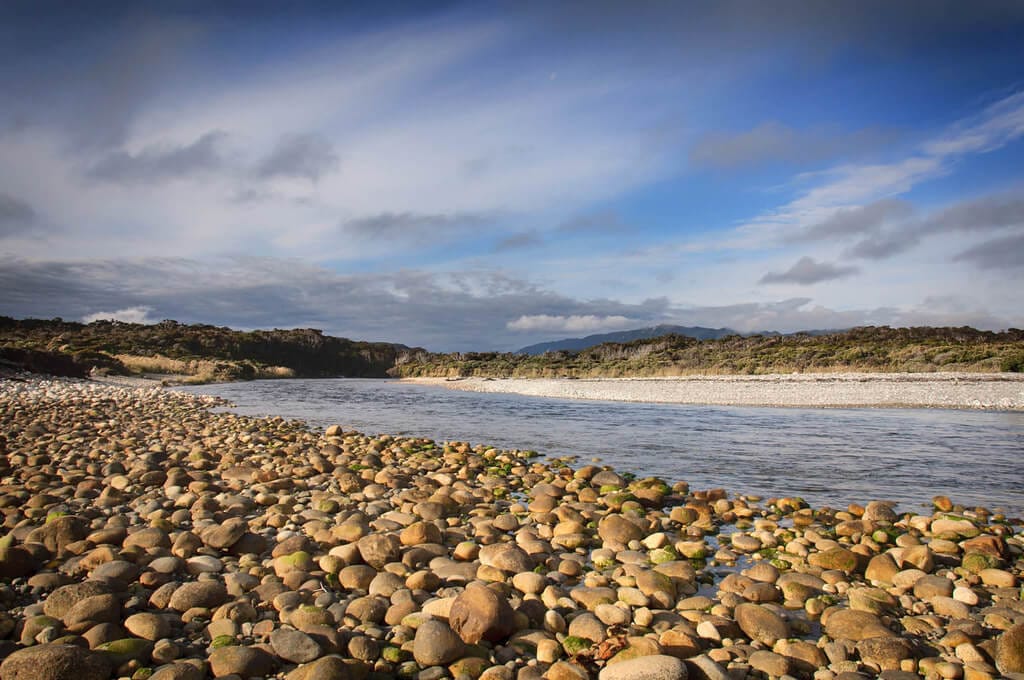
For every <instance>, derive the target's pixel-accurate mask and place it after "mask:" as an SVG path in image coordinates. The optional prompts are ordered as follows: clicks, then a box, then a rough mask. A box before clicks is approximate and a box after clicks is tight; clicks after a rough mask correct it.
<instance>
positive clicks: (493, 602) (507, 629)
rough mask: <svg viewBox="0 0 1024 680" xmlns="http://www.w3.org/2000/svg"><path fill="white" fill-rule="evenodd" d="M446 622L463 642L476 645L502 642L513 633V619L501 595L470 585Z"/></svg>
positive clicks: (461, 595)
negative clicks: (482, 641)
mask: <svg viewBox="0 0 1024 680" xmlns="http://www.w3.org/2000/svg"><path fill="white" fill-rule="evenodd" d="M448 620H449V622H450V624H451V628H452V630H453V631H455V632H456V633H457V634H458V635H459V637H461V638H462V640H463V642H466V643H467V644H476V643H477V642H479V641H480V640H487V641H489V642H501V641H503V640H505V639H506V638H507V637H508V636H509V635H511V634H512V632H513V630H514V622H515V615H514V613H513V611H512V607H511V606H510V605H509V603H508V600H507V599H505V597H504V596H503V595H499V594H498V593H496V592H495V591H493V590H491V589H490V588H488V587H487V586H483V585H480V584H478V583H472V584H470V585H469V586H467V587H466V589H465V590H464V591H462V592H461V593H459V595H458V596H457V597H456V598H455V601H454V602H453V603H452V608H451V611H450V612H449V613H448Z"/></svg>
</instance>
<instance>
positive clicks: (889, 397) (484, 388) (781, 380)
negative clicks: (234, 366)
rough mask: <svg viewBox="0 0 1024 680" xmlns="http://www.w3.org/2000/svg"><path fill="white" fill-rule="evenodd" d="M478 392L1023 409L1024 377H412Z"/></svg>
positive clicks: (700, 401) (654, 400)
mask: <svg viewBox="0 0 1024 680" xmlns="http://www.w3.org/2000/svg"><path fill="white" fill-rule="evenodd" d="M409 380H411V381H413V382H418V383H422V384H429V385H440V386H443V387H447V388H450V389H455V390H467V391H473V392H502V393H515V394H523V395H528V396H535V397H557V398H563V399H601V400H607V401H630V402H646V403H665V404H703V405H715V406H779V407H800V408H865V407H880V408H893V407H898V408H962V409H996V410H1014V411H1019V410H1024V374H1019V373H793V374H772V375H699V376H698V375H695V376H680V377H671V378H581V379H567V378H559V379H551V378H497V379H495V378H458V379H450V378H410V379H409Z"/></svg>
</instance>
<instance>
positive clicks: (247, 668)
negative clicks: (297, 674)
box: [210, 647, 274, 678]
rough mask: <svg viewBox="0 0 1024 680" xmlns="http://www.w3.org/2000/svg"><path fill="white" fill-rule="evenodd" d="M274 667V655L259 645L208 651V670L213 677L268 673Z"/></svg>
mask: <svg viewBox="0 0 1024 680" xmlns="http://www.w3.org/2000/svg"><path fill="white" fill-rule="evenodd" d="M273 668H274V657H272V656H270V654H267V653H266V652H265V651H263V650H262V649H260V648H259V647H221V648H219V649H215V650H213V652H211V653H210V670H211V671H212V672H213V677H215V678H222V677H224V676H225V675H240V676H242V677H243V678H250V677H254V676H259V677H264V676H267V675H270V672H271V671H272V670H273Z"/></svg>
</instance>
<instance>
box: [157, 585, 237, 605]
mask: <svg viewBox="0 0 1024 680" xmlns="http://www.w3.org/2000/svg"><path fill="white" fill-rule="evenodd" d="M227 599H228V591H227V588H225V587H224V584H223V583H221V582H220V581H193V582H191V583H185V584H183V585H181V586H180V587H179V588H178V589H177V590H175V591H174V593H173V594H172V595H171V601H170V602H169V603H168V606H169V607H170V608H171V609H174V610H176V611H179V612H185V611H188V610H189V609H192V608H193V607H206V608H207V609H211V608H213V607H219V606H220V605H222V604H224V602H225V601H226V600H227Z"/></svg>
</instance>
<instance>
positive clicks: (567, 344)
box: [516, 324, 739, 354]
mask: <svg viewBox="0 0 1024 680" xmlns="http://www.w3.org/2000/svg"><path fill="white" fill-rule="evenodd" d="M663 335H683V336H686V337H688V338H696V339H697V340H714V339H716V338H725V337H728V336H730V335H739V333H738V332H737V331H734V330H732V329H730V328H704V327H703V326H671V325H668V324H662V325H659V326H649V327H647V328H635V329H633V330H628V331H618V332H615V333H598V334H596V335H588V336H586V337H584V338H563V339H561V340H552V341H551V342H540V343H537V344H536V345H529V346H527V347H523V348H522V349H519V350H516V354H544V352H560V351H570V352H578V351H580V350H583V349H587V348H590V347H594V346H595V345H603V344H605V343H608V342H617V343H624V342H632V341H634V340H646V339H648V338H658V337H661V336H663Z"/></svg>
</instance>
